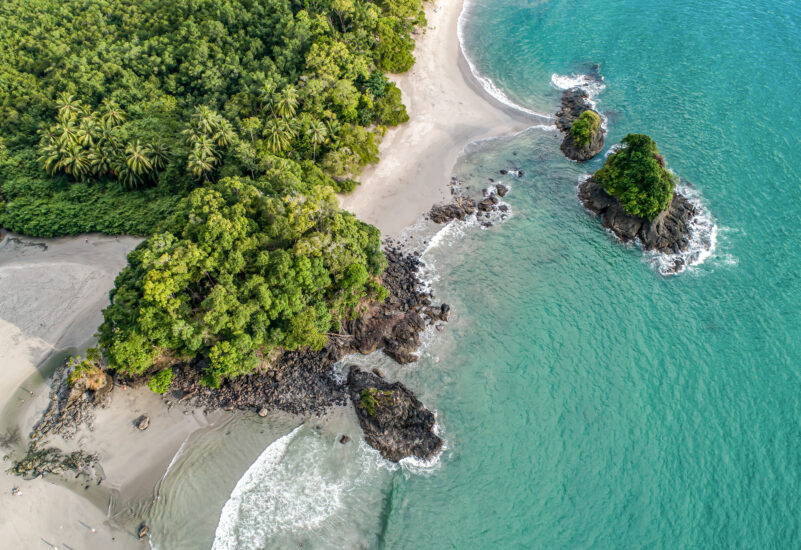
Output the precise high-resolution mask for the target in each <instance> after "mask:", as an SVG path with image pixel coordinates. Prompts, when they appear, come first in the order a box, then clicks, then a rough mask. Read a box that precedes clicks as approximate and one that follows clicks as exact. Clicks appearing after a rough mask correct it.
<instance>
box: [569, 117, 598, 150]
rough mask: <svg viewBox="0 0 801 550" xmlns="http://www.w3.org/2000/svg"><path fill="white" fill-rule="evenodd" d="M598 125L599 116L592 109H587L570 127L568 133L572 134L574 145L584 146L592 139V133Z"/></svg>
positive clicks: (596, 129)
mask: <svg viewBox="0 0 801 550" xmlns="http://www.w3.org/2000/svg"><path fill="white" fill-rule="evenodd" d="M600 127H601V116H600V115H599V114H598V113H596V112H595V111H593V110H592V109H587V110H586V111H584V112H583V113H581V116H580V117H578V118H577V119H576V120H575V121H574V122H573V125H572V126H571V127H570V135H571V136H573V141H574V142H575V144H576V146H578V147H584V146H585V145H587V144H588V143H589V142H590V140H592V135H593V134H594V133H595V132H597V131H598V128H600Z"/></svg>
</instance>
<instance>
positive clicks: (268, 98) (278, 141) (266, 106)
mask: <svg viewBox="0 0 801 550" xmlns="http://www.w3.org/2000/svg"><path fill="white" fill-rule="evenodd" d="M262 104H263V108H262V111H263V112H265V113H267V114H268V115H269V116H270V118H269V119H268V120H267V121H266V122H265V124H264V129H263V131H262V136H263V137H264V145H265V147H266V148H267V150H268V151H269V152H271V153H273V154H279V153H283V152H284V151H286V150H287V149H288V148H289V146H290V144H291V143H292V140H293V139H294V138H295V137H297V135H298V132H297V130H296V127H297V126H301V127H302V128H303V130H304V132H305V135H306V137H308V138H309V141H311V143H312V149H313V151H312V154H313V158H314V160H315V161H316V160H317V148H318V147H319V146H321V145H323V144H325V143H326V142H327V141H328V137H329V134H330V131H329V128H328V127H327V126H326V125H325V124H324V123H323V122H322V121H320V120H313V119H308V120H305V121H304V122H305V124H297V121H296V120H294V118H293V117H294V116H295V113H296V112H297V108H298V91H297V89H296V88H295V87H294V86H293V85H291V84H287V85H286V86H284V87H283V88H282V89H281V91H280V92H279V91H276V88H275V85H274V84H272V83H267V84H265V85H264V89H263V90H262Z"/></svg>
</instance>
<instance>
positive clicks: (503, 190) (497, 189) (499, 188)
mask: <svg viewBox="0 0 801 550" xmlns="http://www.w3.org/2000/svg"><path fill="white" fill-rule="evenodd" d="M495 192H496V193H498V196H499V197H505V196H506V193H508V192H509V188H508V187H506V186H505V185H503V184H500V183H499V184H498V185H496V186H495Z"/></svg>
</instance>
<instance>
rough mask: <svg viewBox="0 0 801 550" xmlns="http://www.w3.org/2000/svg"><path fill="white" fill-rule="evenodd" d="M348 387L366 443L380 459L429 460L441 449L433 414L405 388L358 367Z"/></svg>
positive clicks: (349, 380)
mask: <svg viewBox="0 0 801 550" xmlns="http://www.w3.org/2000/svg"><path fill="white" fill-rule="evenodd" d="M347 385H348V391H349V392H350V397H351V400H352V401H353V404H354V406H355V408H356V414H357V416H358V417H359V424H360V425H361V427H362V430H363V431H364V437H365V440H366V441H367V443H368V444H369V445H370V446H372V447H374V448H375V449H377V450H378V451H379V452H380V453H381V456H383V457H384V458H386V459H387V460H391V461H393V462H398V461H399V460H401V459H403V458H406V457H408V456H414V457H417V458H419V459H423V460H428V459H430V458H432V457H433V456H434V455H436V454H437V453H438V452H439V451H440V449H442V439H441V438H440V437H439V436H438V435H437V434H435V433H434V423H435V420H436V419H435V418H434V413H432V412H431V411H429V410H428V409H426V408H425V407H424V406H423V404H422V403H421V402H420V400H419V399H417V398H416V397H415V396H414V394H413V393H412V392H410V391H409V390H408V389H407V388H406V386H404V385H403V384H401V383H400V382H392V383H390V382H386V381H385V380H383V379H382V378H380V377H378V376H376V375H375V374H372V373H368V372H364V371H363V370H361V369H359V368H358V367H355V366H351V367H350V370H349V372H348V382H347Z"/></svg>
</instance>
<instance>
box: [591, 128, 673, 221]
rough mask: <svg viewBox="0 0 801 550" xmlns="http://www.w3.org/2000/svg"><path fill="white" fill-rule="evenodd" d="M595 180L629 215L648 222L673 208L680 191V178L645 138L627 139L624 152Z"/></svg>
mask: <svg viewBox="0 0 801 550" xmlns="http://www.w3.org/2000/svg"><path fill="white" fill-rule="evenodd" d="M593 178H595V181H597V182H598V184H599V185H601V186H602V187H603V188H604V189H605V190H606V192H607V193H609V194H610V195H612V196H613V197H617V198H618V199H619V200H620V202H621V204H622V205H623V209H624V210H625V211H626V212H628V213H629V214H631V215H632V216H639V217H641V218H645V219H648V220H651V219H653V218H654V217H656V216H657V215H658V214H659V213H660V212H662V211H663V210H665V209H667V208H668V207H669V206H670V202H671V200H672V199H673V191H674V189H675V187H676V181H675V180H676V177H675V176H674V175H673V174H672V173H671V172H670V171H669V170H668V169H667V164H666V162H665V160H664V158H662V155H660V154H659V150H658V149H657V148H656V143H655V142H654V140H652V139H651V138H650V137H649V136H647V135H644V134H628V135H627V136H626V137H625V138H623V141H622V147H621V148H620V150H618V151H616V152H615V153H613V154H611V155H609V157H607V159H606V162H605V163H604V165H603V167H602V168H601V169H600V170H598V171H597V172H595V174H594V175H593Z"/></svg>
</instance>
